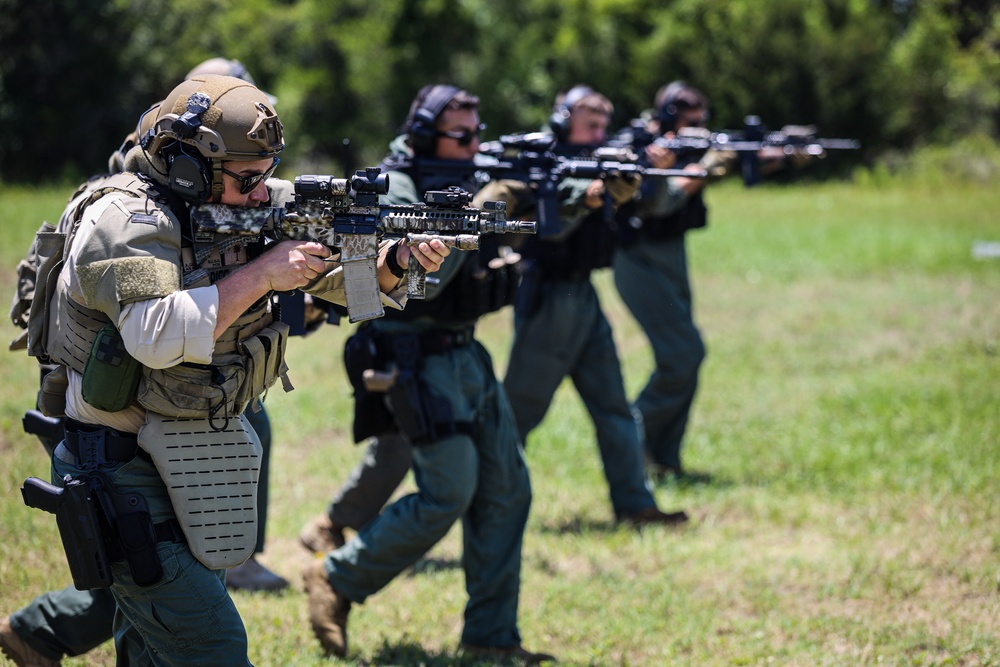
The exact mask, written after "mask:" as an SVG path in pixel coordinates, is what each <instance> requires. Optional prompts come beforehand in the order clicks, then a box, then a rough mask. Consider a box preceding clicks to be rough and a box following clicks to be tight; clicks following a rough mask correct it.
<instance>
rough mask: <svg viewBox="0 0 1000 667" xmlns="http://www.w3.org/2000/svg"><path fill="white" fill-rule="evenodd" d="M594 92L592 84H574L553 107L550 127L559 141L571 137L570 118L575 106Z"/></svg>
mask: <svg viewBox="0 0 1000 667" xmlns="http://www.w3.org/2000/svg"><path fill="white" fill-rule="evenodd" d="M593 92H594V90H593V89H592V88H591V87H590V86H582V85H581V86H573V87H572V88H570V89H569V90H568V91H567V92H566V94H565V95H564V96H563V99H562V101H561V102H559V103H558V104H556V106H555V108H554V109H552V115H551V116H549V127H550V128H551V129H552V132H553V134H555V135H556V140H557V141H560V142H565V141H566V140H567V139H568V138H569V118H570V116H571V115H572V114H573V107H574V106H575V105H576V103H577V102H579V101H580V100H582V99H583V98H584V97H586V96H587V95H590V94H591V93H593Z"/></svg>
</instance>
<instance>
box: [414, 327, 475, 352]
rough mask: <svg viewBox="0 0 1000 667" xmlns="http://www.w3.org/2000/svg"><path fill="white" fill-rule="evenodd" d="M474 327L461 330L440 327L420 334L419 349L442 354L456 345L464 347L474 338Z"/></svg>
mask: <svg viewBox="0 0 1000 667" xmlns="http://www.w3.org/2000/svg"><path fill="white" fill-rule="evenodd" d="M474 334H475V329H474V328H473V327H469V328H468V329H462V330H461V331H451V330H448V329H440V330H437V331H426V332H424V333H422V334H420V351H421V352H422V353H423V354H425V355H429V354H444V353H445V352H447V351H448V350H451V349H453V348H456V347H464V346H466V345H468V344H469V343H471V342H472V341H473V340H474Z"/></svg>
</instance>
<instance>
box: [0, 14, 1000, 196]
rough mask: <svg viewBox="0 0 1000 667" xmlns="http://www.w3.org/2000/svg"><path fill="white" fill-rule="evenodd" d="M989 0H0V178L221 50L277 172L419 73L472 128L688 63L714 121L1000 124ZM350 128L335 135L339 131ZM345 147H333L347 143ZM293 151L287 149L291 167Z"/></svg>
mask: <svg viewBox="0 0 1000 667" xmlns="http://www.w3.org/2000/svg"><path fill="white" fill-rule="evenodd" d="M994 5H995V3H993V2H991V1H990V0H727V1H726V2H718V1H717V0H505V1H504V2H492V1H491V0H380V1H379V2H378V3H374V2H370V1H363V0H241V1H240V2H231V1H227V0H172V1H171V2H160V1H159V0H91V1H90V2H88V3H85V5H81V4H80V3H79V2H76V1H75V0H31V1H30V3H29V2H28V0H0V15H2V16H4V17H5V19H4V21H2V22H0V45H2V47H0V179H2V181H3V182H29V183H30V182H45V181H57V182H62V181H63V180H79V179H80V178H82V177H84V176H87V175H90V174H93V173H96V172H99V171H102V170H104V169H105V165H106V162H107V157H108V154H109V153H110V152H111V150H112V149H114V148H115V147H116V146H117V145H118V144H119V143H120V142H121V140H122V138H123V137H124V136H125V134H127V133H128V132H129V131H130V130H132V129H133V128H134V127H135V123H136V121H137V119H138V117H139V114H140V113H141V112H142V111H143V110H145V109H146V108H147V107H149V106H150V104H152V103H153V102H156V101H158V100H160V99H161V98H162V97H163V96H164V95H165V94H166V93H167V92H169V91H170V90H171V88H173V86H174V85H176V83H177V82H179V81H180V79H181V78H182V77H183V76H184V75H185V74H186V73H187V72H188V71H189V70H190V69H191V68H192V67H193V66H194V65H196V64H198V63H199V62H201V61H203V60H205V59H207V58H210V57H213V56H217V55H224V56H226V57H229V58H237V59H239V60H240V61H242V62H243V63H244V64H245V65H246V66H247V68H248V70H249V71H250V72H251V73H252V74H253V76H254V78H255V79H256V81H257V83H258V85H259V86H260V87H261V88H262V89H264V90H266V91H267V92H269V93H271V94H273V95H275V96H276V97H277V98H278V100H279V101H278V105H277V108H278V111H279V114H280V116H281V118H282V120H283V122H284V124H285V128H286V134H287V137H288V147H287V149H286V155H285V158H284V160H283V162H285V164H284V165H283V168H282V171H283V172H284V173H285V174H286V175H287V174H291V173H304V172H308V171H314V172H327V173H331V172H332V173H340V171H341V170H342V169H344V166H345V164H346V163H349V162H350V163H354V164H355V165H357V166H361V165H363V164H374V163H375V162H377V161H378V159H379V158H380V157H381V156H382V155H383V154H384V152H385V149H386V146H387V144H388V142H389V140H390V139H391V138H392V136H393V135H394V134H395V133H396V132H397V131H398V130H399V127H400V125H401V123H402V121H403V120H404V118H405V115H406V111H407V109H408V107H409V103H410V101H411V99H412V98H413V96H414V94H415V93H416V91H417V90H418V89H419V88H420V87H421V86H423V85H424V84H427V83H436V82H442V83H445V82H446V83H454V84H456V85H459V86H462V87H464V88H466V89H468V90H470V91H472V92H474V93H476V94H477V95H479V96H480V97H481V98H482V101H483V104H482V111H481V113H482V116H483V120H484V121H485V122H486V123H487V124H488V126H489V128H488V129H487V131H486V136H487V138H494V137H496V136H498V135H499V134H502V133H508V132H516V131H525V130H534V129H537V128H538V127H540V126H541V125H543V124H544V123H545V121H546V119H547V118H548V115H549V114H550V112H551V109H552V103H553V99H554V96H555V95H556V93H557V92H559V91H560V90H565V89H567V88H569V87H570V86H572V85H574V84H577V83H586V84H588V85H590V86H592V87H594V88H596V89H598V90H600V91H602V92H604V93H605V94H607V95H608V96H609V97H610V98H611V99H612V101H613V102H614V103H615V119H614V122H615V124H616V125H619V126H620V125H625V124H626V123H627V122H628V120H629V119H630V118H633V117H635V116H636V115H638V114H639V113H640V112H641V111H642V110H643V109H645V108H648V107H649V106H651V104H652V99H653V96H654V94H655V92H656V90H657V89H658V88H659V87H660V86H661V85H663V84H665V83H667V82H669V81H671V80H674V79H684V80H686V81H688V82H690V83H692V84H694V85H696V86H697V87H699V88H701V89H702V90H703V91H704V92H705V93H706V94H707V95H708V97H709V99H710V100H711V105H712V119H711V121H710V126H711V127H712V128H713V129H723V128H739V127H740V126H742V123H743V119H744V117H745V116H747V115H750V114H755V115H758V116H760V117H761V118H762V119H763V120H764V123H765V124H766V125H768V126H769V127H771V128H772V129H777V128H779V127H781V126H782V125H785V124H808V123H814V124H816V125H817V126H818V127H819V129H820V131H821V132H822V134H823V135H824V136H829V137H854V138H857V139H860V140H861V142H862V144H863V146H864V147H865V148H864V150H863V151H862V152H861V153H860V154H859V155H858V156H856V158H855V159H861V160H867V161H875V160H877V159H878V157H879V156H880V155H881V154H883V153H885V152H887V151H907V150H910V149H913V148H915V147H919V146H922V145H928V144H942V143H948V142H951V141H955V140H957V139H960V138H967V137H984V138H986V139H991V140H994V141H995V140H996V139H997V137H998V135H1000V7H996V6H994ZM345 140H349V142H350V143H349V144H347V146H348V148H345ZM348 150H349V151H350V155H346V153H347V151H348ZM286 165H288V166H286Z"/></svg>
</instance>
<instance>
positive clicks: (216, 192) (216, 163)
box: [210, 160, 226, 204]
mask: <svg viewBox="0 0 1000 667" xmlns="http://www.w3.org/2000/svg"><path fill="white" fill-rule="evenodd" d="M210 162H211V163H212V203H213V204H221V203H222V193H223V191H224V190H225V189H226V184H225V183H223V181H222V176H223V174H222V160H210Z"/></svg>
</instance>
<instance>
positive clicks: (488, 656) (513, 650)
mask: <svg viewBox="0 0 1000 667" xmlns="http://www.w3.org/2000/svg"><path fill="white" fill-rule="evenodd" d="M461 649H462V655H464V656H466V657H468V658H472V659H474V660H489V661H491V662H515V661H516V662H517V664H520V665H540V664H542V663H543V662H558V661H557V660H556V658H555V656H552V655H549V654H548V653H533V652H531V651H529V650H528V649H526V648H524V647H523V646H521V645H520V644H518V645H517V646H475V645H474V644H462V646H461Z"/></svg>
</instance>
